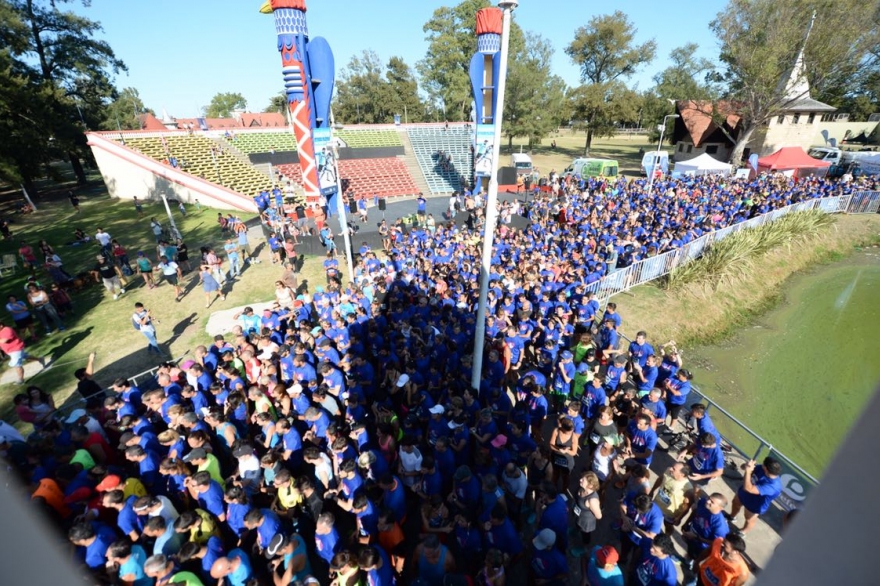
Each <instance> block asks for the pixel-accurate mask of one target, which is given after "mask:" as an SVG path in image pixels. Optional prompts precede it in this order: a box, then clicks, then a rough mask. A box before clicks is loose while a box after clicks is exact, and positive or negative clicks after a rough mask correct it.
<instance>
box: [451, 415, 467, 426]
mask: <svg viewBox="0 0 880 586" xmlns="http://www.w3.org/2000/svg"><path fill="white" fill-rule="evenodd" d="M462 425H464V417H463V416H462V415H459V416H457V417H454V418H453V419H452V421H450V422H449V429H458V428H459V427H461V426H462Z"/></svg>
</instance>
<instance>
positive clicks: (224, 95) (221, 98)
mask: <svg viewBox="0 0 880 586" xmlns="http://www.w3.org/2000/svg"><path fill="white" fill-rule="evenodd" d="M245 108H247V100H245V99H244V96H243V95H241V94H240V93H238V92H219V93H217V94H214V97H213V98H211V103H210V104H208V107H207V108H205V116H206V117H207V118H229V117H230V116H232V113H233V112H234V111H235V110H244V109H245Z"/></svg>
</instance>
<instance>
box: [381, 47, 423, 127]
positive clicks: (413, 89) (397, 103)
mask: <svg viewBox="0 0 880 586" xmlns="http://www.w3.org/2000/svg"><path fill="white" fill-rule="evenodd" d="M385 90H386V94H387V100H388V104H389V107H390V108H391V110H392V111H393V114H399V115H400V116H401V117H402V118H403V119H404V121H408V122H421V121H422V120H424V114H425V106H424V104H423V103H422V99H421V98H420V97H419V83H418V81H417V80H416V76H415V73H414V72H413V70H412V68H411V67H410V66H409V65H407V64H406V61H404V60H403V58H402V57H392V58H391V59H389V60H388V64H387V66H386V71H385Z"/></svg>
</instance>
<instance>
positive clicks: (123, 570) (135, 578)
mask: <svg viewBox="0 0 880 586" xmlns="http://www.w3.org/2000/svg"><path fill="white" fill-rule="evenodd" d="M107 561H108V562H109V563H111V564H114V565H115V566H116V567H117V572H118V575H119V580H120V582H121V583H123V584H131V585H132V586H152V585H153V579H152V578H149V577H147V575H146V574H145V573H144V562H146V561H147V553H146V552H145V551H144V548H143V547H141V546H140V545H132V543H131V542H130V541H129V540H127V539H121V540H119V541H117V542H115V543H114V544H113V545H111V546H110V548H109V549H108V550H107Z"/></svg>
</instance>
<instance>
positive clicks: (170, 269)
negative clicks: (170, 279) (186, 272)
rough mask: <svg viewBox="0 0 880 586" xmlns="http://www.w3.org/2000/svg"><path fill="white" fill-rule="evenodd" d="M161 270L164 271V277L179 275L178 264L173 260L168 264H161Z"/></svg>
mask: <svg viewBox="0 0 880 586" xmlns="http://www.w3.org/2000/svg"><path fill="white" fill-rule="evenodd" d="M159 268H160V269H161V270H162V274H163V275H176V274H177V263H176V262H174V261H173V260H170V261H168V262H167V263H164V262H160V263H159Z"/></svg>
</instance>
